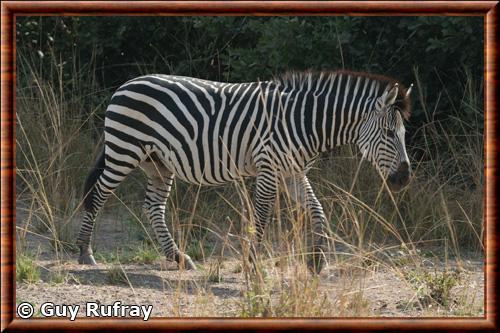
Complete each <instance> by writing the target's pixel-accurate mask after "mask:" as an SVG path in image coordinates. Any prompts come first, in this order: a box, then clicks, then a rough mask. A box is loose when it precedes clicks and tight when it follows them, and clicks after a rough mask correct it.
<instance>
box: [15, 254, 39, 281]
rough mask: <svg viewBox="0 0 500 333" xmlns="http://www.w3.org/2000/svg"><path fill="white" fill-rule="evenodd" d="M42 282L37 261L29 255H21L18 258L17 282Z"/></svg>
mask: <svg viewBox="0 0 500 333" xmlns="http://www.w3.org/2000/svg"><path fill="white" fill-rule="evenodd" d="M39 280H40V269H39V268H38V266H37V265H36V263H35V260H34V259H33V258H32V257H30V256H27V255H24V254H21V255H18V256H17V258H16V281H18V282H27V283H36V282H38V281H39Z"/></svg>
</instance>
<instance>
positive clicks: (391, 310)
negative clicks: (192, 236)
mask: <svg viewBox="0 0 500 333" xmlns="http://www.w3.org/2000/svg"><path fill="white" fill-rule="evenodd" d="M111 220H112V219H107V218H101V219H100V221H99V223H101V226H100V232H99V234H100V235H105V236H99V237H97V239H96V242H97V244H99V245H98V246H97V248H98V251H99V252H105V251H113V249H114V248H115V247H116V246H117V244H120V243H121V242H123V237H124V234H123V233H124V232H123V227H121V226H119V225H117V224H115V223H111V222H109V221H111ZM20 223H22V220H21V221H18V225H19V224H20ZM26 244H27V245H28V249H27V251H28V252H31V253H35V254H36V258H37V259H36V264H37V265H38V266H39V267H40V270H41V279H40V281H39V282H37V283H26V282H17V285H16V301H17V302H18V303H20V302H30V303H32V304H34V305H35V308H39V306H40V304H42V303H43V302H53V303H55V304H73V305H75V304H78V305H81V306H80V309H79V315H84V313H85V304H86V303H87V302H98V303H100V304H108V305H109V304H113V303H114V302H115V301H120V302H121V303H122V304H128V305H131V304H136V305H152V306H153V310H152V314H151V316H152V317H171V316H175V317H178V316H216V317H231V316H241V314H242V307H244V304H245V299H247V300H248V298H245V297H244V296H245V292H246V291H247V290H248V284H247V283H246V279H245V275H244V274H243V273H242V272H238V267H239V266H240V265H241V264H240V260H239V259H238V258H228V259H226V260H223V261H222V265H221V269H220V274H219V275H218V276H219V277H220V281H214V279H213V278H209V277H208V275H207V271H208V270H209V268H210V267H212V266H213V260H215V259H207V260H208V262H205V263H201V262H197V264H198V265H200V269H199V270H198V271H182V270H177V267H176V264H174V263H170V264H168V263H166V262H165V260H164V259H163V258H160V259H158V260H155V261H154V262H153V263H151V264H122V265H121V267H122V269H123V271H124V272H125V273H126V277H127V281H125V282H122V283H116V282H110V279H109V274H110V273H109V272H110V270H112V269H113V268H114V269H116V268H117V267H119V266H117V265H116V264H115V265H111V264H105V263H99V264H98V265H97V266H84V265H78V264H77V262H76V260H77V254H70V255H68V256H65V257H63V258H59V259H57V258H56V256H55V254H54V251H52V250H51V248H50V246H49V242H48V241H47V239H46V238H45V237H44V236H43V235H30V234H28V235H27V242H26ZM461 263H462V265H461V266H462V268H463V269H464V270H463V274H462V276H463V278H462V279H461V281H460V283H459V284H457V285H456V286H455V287H454V288H453V289H452V296H451V298H450V299H451V302H450V304H448V305H447V306H438V305H436V304H435V303H429V302H426V301H425V299H422V298H420V299H419V296H418V295H417V293H416V291H415V290H414V289H412V287H411V286H410V285H409V284H408V283H407V282H406V281H404V279H402V278H401V275H400V274H399V273H398V272H402V271H404V270H405V269H406V268H405V267H404V266H403V267H400V268H399V269H398V270H394V269H392V268H391V267H387V266H384V265H375V266H370V267H368V268H366V269H353V268H352V266H349V265H348V264H347V263H346V262H342V263H339V262H335V260H333V259H332V261H331V262H330V263H329V265H328V266H327V267H325V269H324V270H323V271H322V273H321V275H320V276H319V278H318V281H317V282H318V285H317V292H318V298H320V297H325V298H326V299H327V303H325V304H328V306H329V307H331V308H330V309H328V311H326V312H327V313H329V314H330V316H387V317H407V316H411V317H413V316H419V317H421V316H483V315H484V306H483V303H484V274H483V264H482V259H481V258H471V257H469V258H462V261H461ZM302 266H303V265H302ZM438 266H439V265H438ZM438 266H436V267H435V268H433V270H435V269H437V270H440V269H442V268H443V267H438ZM297 267H298V268H297ZM448 267H449V268H450V267H451V268H456V267H457V264H456V262H454V261H452V260H450V261H449V262H448ZM268 269H269V270H270V271H269V272H268V274H267V276H268V277H269V278H274V279H275V280H276V281H278V288H276V284H274V285H273V286H274V287H273V288H275V289H276V292H274V291H273V290H274V289H273V290H271V291H269V295H271V298H273V297H274V296H273V295H278V294H280V292H281V293H283V290H286V288H285V289H283V288H280V287H279V286H281V285H280V283H281V284H284V285H290V286H292V287H290V288H293V285H294V282H293V281H294V278H296V277H295V276H294V274H295V272H296V270H297V269H303V267H301V265H300V264H296V265H292V266H291V267H287V268H283V269H281V268H279V267H278V268H276V265H273V263H269V265H268ZM55 272H62V273H63V275H64V281H62V282H61V281H59V282H58V283H56V282H54V280H53V278H52V277H53V276H54V273H55ZM304 276H306V278H305V281H307V279H311V281H312V280H313V278H312V276H311V277H309V278H308V277H307V275H304ZM302 281H304V278H302ZM285 293H286V292H285ZM464 293H465V294H464ZM276 297H278V296H276ZM314 298H315V297H313V299H314ZM311 301H314V300H311ZM306 302H307V300H306ZM463 302H466V303H467V304H468V305H466V306H465V305H463ZM306 305H307V304H306ZM463 309H466V310H463ZM464 311H465V313H464Z"/></svg>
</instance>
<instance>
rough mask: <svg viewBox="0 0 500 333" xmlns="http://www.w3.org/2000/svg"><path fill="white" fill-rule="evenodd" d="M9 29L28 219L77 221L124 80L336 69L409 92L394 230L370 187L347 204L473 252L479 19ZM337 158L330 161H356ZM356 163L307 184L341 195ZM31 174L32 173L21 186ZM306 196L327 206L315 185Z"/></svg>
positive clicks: (59, 23) (60, 22)
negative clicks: (31, 211)
mask: <svg viewBox="0 0 500 333" xmlns="http://www.w3.org/2000/svg"><path fill="white" fill-rule="evenodd" d="M16 30H17V31H16V43H17V44H16V47H17V73H18V76H17V114H18V129H17V133H18V138H17V140H18V141H17V143H18V153H17V156H18V157H17V158H18V160H17V164H18V183H19V188H20V189H21V191H19V194H20V195H22V194H23V193H27V192H29V191H31V192H32V193H33V191H38V187H37V186H41V188H44V191H45V192H47V194H46V197H47V198H45V199H44V198H42V199H39V201H40V200H42V201H45V202H50V205H49V206H51V207H50V209H49V208H39V209H41V211H42V213H40V216H41V217H39V219H40V220H43V219H45V218H49V217H50V218H52V219H54V221H56V222H57V220H58V219H60V220H67V216H68V213H64V212H68V211H70V212H74V211H75V210H76V207H77V204H78V202H79V200H81V198H80V195H81V187H82V182H83V180H84V178H85V176H86V173H87V171H88V170H89V169H90V167H91V165H92V163H93V159H94V157H95V155H96V154H97V152H98V149H99V145H100V140H101V139H102V127H103V115H104V111H105V109H106V104H107V102H108V101H109V98H110V97H111V94H112V92H113V91H114V90H115V89H116V88H117V87H118V86H119V85H120V84H122V83H123V82H125V81H127V80H129V79H131V78H133V77H136V76H138V75H142V74H146V73H165V74H177V75H186V76H194V77H199V78H204V79H211V80H218V81H230V82H243V81H255V80H267V79H270V78H271V77H273V76H274V75H277V74H279V73H282V72H285V71H287V70H307V69H314V70H322V69H324V70H334V69H343V68H345V69H351V70H357V71H369V72H374V73H378V74H385V75H388V76H392V77H394V78H396V79H398V80H400V81H401V82H402V83H403V84H405V85H406V86H408V85H409V84H411V83H414V84H415V89H414V92H413V96H412V98H413V113H412V117H411V119H410V120H409V122H408V123H407V149H408V153H409V155H410V159H411V161H412V163H413V166H414V168H415V170H416V171H417V172H416V180H415V182H414V183H412V186H411V187H412V188H411V189H409V190H408V193H407V194H403V195H402V196H400V197H399V199H398V200H401V201H398V203H400V205H399V209H400V210H401V214H402V215H403V216H404V217H405V218H406V219H407V220H406V221H399V220H398V214H397V213H395V212H394V207H393V208H392V210H391V209H390V208H388V207H386V206H383V204H381V203H380V201H379V200H378V196H376V195H377V193H375V194H370V193H371V192H369V189H370V184H369V182H368V185H366V184H365V185H363V184H361V185H359V186H357V187H355V188H354V191H355V193H356V195H359V196H363V195H366V196H365V197H363V198H365V199H366V200H367V201H370V200H371V201H370V202H371V203H374V205H375V206H374V208H375V209H379V208H380V207H382V208H383V209H382V208H380V211H382V212H384V214H386V215H384V216H385V217H386V218H387V220H389V221H393V223H394V224H395V225H397V226H398V228H402V227H404V228H409V229H408V230H409V232H410V234H411V236H412V237H410V238H413V239H414V240H426V239H427V240H428V239H431V240H439V241H442V240H443V239H444V240H445V242H447V244H450V243H451V242H453V243H454V245H455V249H458V248H460V249H463V248H470V249H475V250H480V249H482V244H481V241H480V240H481V238H482V233H483V226H482V188H483V165H484V162H483V149H482V143H483V141H482V135H483V121H484V116H483V115H484V112H483V18H482V17H446V16H422V17H397V16H392V17H347V16H338V17H259V18H256V17H17V18H16ZM50 110H52V112H51V111H50ZM19 124H22V126H23V128H22V129H21V128H19ZM23 133H24V134H23ZM77 134H78V136H77V139H75V136H76V135H77ZM344 153H345V154H339V155H340V157H341V158H342V156H344V157H345V156H348V157H349V158H350V159H353V156H355V153H353V152H352V151H348V152H347V153H346V152H345V151H344ZM334 154H337V153H334ZM346 154H347V155H346ZM33 161H38V162H37V163H34V162H33ZM329 163H330V164H329ZM349 163H351V162H349ZM357 163H359V159H354V162H353V163H351V164H347V165H346V164H342V163H338V164H337V163H336V162H335V161H332V162H324V163H322V164H321V163H320V164H319V166H318V170H319V171H318V172H316V173H315V174H313V175H312V178H313V179H314V182H315V183H317V182H320V181H321V178H322V177H321V176H322V174H321V170H329V171H331V170H340V171H338V172H344V173H343V175H344V176H345V177H339V176H338V175H336V176H335V177H333V176H332V177H331V181H332V182H337V183H339V182H340V186H344V188H347V189H349V187H350V184H351V183H350V181H351V180H352V178H353V177H352V176H353V175H352V173H353V172H354V170H355V169H356V166H357ZM58 165H59V166H60V165H65V167H64V168H61V167H58V168H56V167H55V166H58ZM33 166H36V167H37V168H39V170H40V171H41V172H42V175H39V176H34V175H35V174H36V173H33V172H32V171H33ZM30 168H31V169H30ZM30 170H31V171H30ZM28 171H29V172H28ZM23 172H24V173H23ZM335 172H336V171H335ZM33 177H35V178H33ZM132 182H133V181H132ZM342 182H344V183H342ZM136 183H142V181H139V180H137V181H136ZM27 184H28V185H27ZM29 184H31V185H29ZM33 184H35V185H33ZM49 184H50V186H52V187H50V186H49ZM42 185H43V186H42ZM176 186H177V187H178V188H179V186H181V185H179V184H178V183H177V185H176ZM182 186H184V185H182ZM27 189H31V190H29V191H28V190H27ZM51 189H52V190H51ZM126 189H127V187H125V190H123V192H122V193H125V192H126ZM183 189H184V190H186V189H187V193H188V194H181V193H177V194H175V195H174V196H173V200H176V201H177V202H186V200H185V199H186V198H189V195H193V193H194V192H196V190H194V189H191V190H190V189H189V188H188V187H184V188H183ZM190 191H191V192H190ZM207 191H211V190H207ZM215 191H219V190H215ZM317 191H318V192H319V193H320V194H322V195H325V196H328V195H329V194H328V193H329V192H328V190H327V189H326V187H325V186H323V187H322V186H319V188H318V189H317ZM178 192H179V191H178ZM184 192H186V191H184ZM372 192H373V189H372ZM37 193H39V192H37ZM189 193H191V194H189ZM203 193H208V194H206V196H208V197H210V198H212V199H213V201H216V200H219V201H220V198H219V197H218V195H214V194H210V193H213V192H203ZM203 193H202V195H203ZM366 193H368V194H366ZM330 195H331V194H330ZM370 195H371V196H370ZM57 196H59V198H58V197H57ZM61 198H63V199H64V200H61ZM370 198H371V199H370ZM373 198H375V199H373ZM141 200H142V198H139V197H137V201H138V202H140V201H141ZM387 201H388V202H390V200H388V199H387ZM203 202H206V201H203V200H201V199H200V200H199V203H198V204H199V205H204V203H203ZM207 205H208V204H207ZM381 205H382V206H381ZM39 206H43V205H42V204H40V203H38V204H34V206H33V207H39ZM207 207H208V206H207ZM214 207H215V208H214ZM377 207H378V208H377ZM384 207H385V208H384ZM185 209H186V211H189V210H190V208H189V207H185ZM218 209H220V207H218V206H210V207H209V209H207V210H210V211H211V214H214V211H216V212H217V211H218ZM326 209H327V210H328V209H329V206H328V205H327V207H326ZM200 210H203V207H201V208H200ZM58 214H60V215H61V216H62V217H58V216H59V215H58ZM65 214H66V215H65ZM73 214H74V213H71V214H70V215H71V216H73ZM180 214H182V213H180ZM200 214H201V213H200ZM330 214H332V215H333V216H337V217H340V219H341V218H342V216H343V215H342V214H345V211H344V212H343V211H342V210H341V211H340V212H339V211H338V210H337V211H336V210H335V208H332V209H331V210H330ZM360 214H361V213H360ZM49 215H50V216H49ZM44 216H45V217H44ZM47 216H49V217H47ZM367 216H368V215H367ZM212 217H213V216H212ZM208 218H210V216H208V217H207V219H208ZM367 219H368V220H369V216H368V217H367ZM368 220H367V221H368ZM56 222H54V223H55V226H57V223H56ZM51 223H52V222H51ZM405 223H406V224H405ZM49 224H50V223H49ZM403 224H405V225H403ZM55 228H56V229H57V230H60V229H61V228H60V227H55ZM65 228H66V227H64V228H62V229H64V230H66V229H65ZM412 228H413V229H412ZM336 230H337V229H336ZM451 231H452V232H453V233H455V236H450V232H451ZM57 233H58V237H62V235H64V234H65V232H64V231H57ZM450 239H451V240H450ZM67 242H71V237H68V238H67Z"/></svg>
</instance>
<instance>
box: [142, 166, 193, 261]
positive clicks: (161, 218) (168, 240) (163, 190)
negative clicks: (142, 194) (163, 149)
mask: <svg viewBox="0 0 500 333" xmlns="http://www.w3.org/2000/svg"><path fill="white" fill-rule="evenodd" d="M158 164H160V163H153V162H149V161H147V162H145V163H143V164H141V167H142V169H143V170H144V171H145V172H146V174H147V175H148V186H147V189H146V198H145V200H144V205H143V209H144V212H145V214H146V216H147V217H148V219H149V221H150V222H151V225H152V227H153V230H154V232H155V234H156V238H157V240H158V242H159V243H160V247H161V249H162V251H163V254H164V255H165V257H166V258H167V259H169V260H174V261H176V262H177V263H178V265H179V268H185V269H187V270H191V269H196V265H195V264H194V262H193V261H192V260H191V258H190V257H189V256H188V255H187V254H185V253H182V252H181V251H180V250H179V248H178V247H177V245H176V244H175V242H174V240H173V238H172V235H171V234H170V232H169V231H168V228H167V225H166V223H165V209H166V204H167V199H168V197H169V195H170V191H171V188H172V183H173V180H174V175H173V174H172V173H170V172H168V171H166V170H165V168H162V167H160V166H159V165H158Z"/></svg>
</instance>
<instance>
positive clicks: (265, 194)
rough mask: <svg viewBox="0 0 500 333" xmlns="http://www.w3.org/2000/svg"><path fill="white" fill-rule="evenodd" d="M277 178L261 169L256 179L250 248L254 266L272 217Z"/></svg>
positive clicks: (270, 169) (272, 173)
mask: <svg viewBox="0 0 500 333" xmlns="http://www.w3.org/2000/svg"><path fill="white" fill-rule="evenodd" d="M278 184H279V182H278V177H277V176H276V174H275V173H274V172H273V170H272V168H267V169H266V168H265V169H262V170H261V171H260V172H259V173H258V174H257V178H256V187H255V195H254V212H253V217H254V222H255V242H254V243H253V244H252V246H251V248H250V260H251V262H252V263H253V264H254V265H255V262H256V258H257V252H259V250H260V247H261V243H262V239H263V238H264V231H265V229H266V226H267V225H268V224H269V221H270V219H271V216H272V212H273V208H274V204H275V202H276V195H277V193H278Z"/></svg>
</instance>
